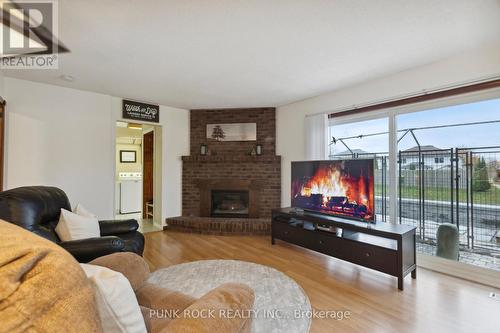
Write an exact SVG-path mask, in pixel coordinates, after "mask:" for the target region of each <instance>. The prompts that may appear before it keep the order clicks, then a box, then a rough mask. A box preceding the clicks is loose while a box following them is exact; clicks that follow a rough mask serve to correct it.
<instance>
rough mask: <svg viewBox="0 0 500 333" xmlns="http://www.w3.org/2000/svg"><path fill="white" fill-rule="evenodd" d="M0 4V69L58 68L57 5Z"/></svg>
mask: <svg viewBox="0 0 500 333" xmlns="http://www.w3.org/2000/svg"><path fill="white" fill-rule="evenodd" d="M0 1H1V4H0V5H1V12H0V15H1V22H2V25H1V29H2V31H1V34H0V36H1V38H2V42H1V45H0V47H1V48H2V49H1V58H0V68H1V69H57V68H58V53H60V52H61V51H62V52H66V51H67V49H66V48H65V47H64V46H62V45H59V42H58V40H57V38H56V35H55V34H56V33H57V30H58V22H57V18H58V11H57V9H58V6H57V2H56V1H52V0H43V1H37V0H31V1H16V2H15V3H14V2H10V1H5V0H0Z"/></svg>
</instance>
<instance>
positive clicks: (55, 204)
mask: <svg viewBox="0 0 500 333" xmlns="http://www.w3.org/2000/svg"><path fill="white" fill-rule="evenodd" d="M61 208H64V209H66V210H69V211H71V205H70V203H69V200H68V197H67V196H66V193H64V191H62V190H61V189H58V188H56V187H47V186H28V187H19V188H15V189H12V190H8V191H3V192H0V219H2V220H5V221H7V222H11V223H14V224H17V225H18V226H20V227H23V228H25V229H27V230H30V231H32V232H33V233H35V234H37V235H40V236H42V237H44V238H47V239H49V240H51V241H53V242H55V243H57V244H58V245H60V246H61V247H63V248H64V249H66V250H67V251H68V252H70V253H71V254H72V255H73V256H74V257H75V258H76V260H78V261H79V262H89V261H91V260H93V259H95V258H97V257H101V256H104V255H107V254H111V253H114V252H134V253H137V254H139V255H142V252H143V250H144V236H143V235H142V234H141V233H140V232H138V231H137V228H138V227H139V224H138V223H137V221H136V220H123V221H99V227H100V230H101V237H96V238H89V239H81V240H75V241H68V242H62V241H61V240H60V239H59V237H58V236H57V234H56V232H55V230H54V229H55V228H56V226H57V223H58V222H59V215H60V213H61Z"/></svg>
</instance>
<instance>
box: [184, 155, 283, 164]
mask: <svg viewBox="0 0 500 333" xmlns="http://www.w3.org/2000/svg"><path fill="white" fill-rule="evenodd" d="M182 161H183V162H240V163H241V162H247V163H249V162H255V163H262V162H279V161H281V156H277V155H272V156H270V155H261V156H257V155H254V156H252V155H243V156H241V155H192V156H182Z"/></svg>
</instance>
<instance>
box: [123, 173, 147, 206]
mask: <svg viewBox="0 0 500 333" xmlns="http://www.w3.org/2000/svg"><path fill="white" fill-rule="evenodd" d="M119 181H120V214H130V213H140V212H142V173H141V172H120V174H119Z"/></svg>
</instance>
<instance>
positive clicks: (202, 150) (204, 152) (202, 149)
mask: <svg viewBox="0 0 500 333" xmlns="http://www.w3.org/2000/svg"><path fill="white" fill-rule="evenodd" d="M207 153H208V146H207V145H206V144H202V145H201V146H200V155H203V156H205V155H207Z"/></svg>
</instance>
